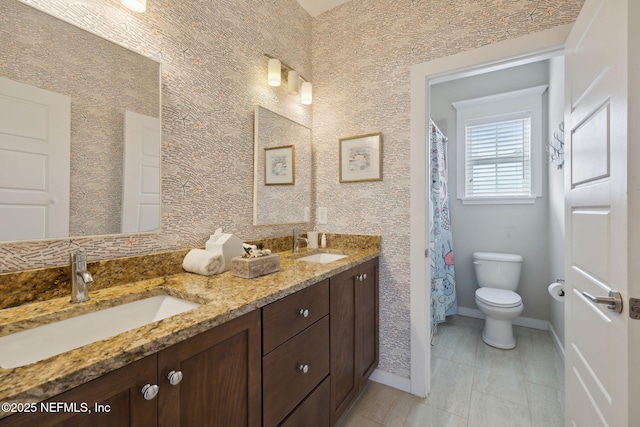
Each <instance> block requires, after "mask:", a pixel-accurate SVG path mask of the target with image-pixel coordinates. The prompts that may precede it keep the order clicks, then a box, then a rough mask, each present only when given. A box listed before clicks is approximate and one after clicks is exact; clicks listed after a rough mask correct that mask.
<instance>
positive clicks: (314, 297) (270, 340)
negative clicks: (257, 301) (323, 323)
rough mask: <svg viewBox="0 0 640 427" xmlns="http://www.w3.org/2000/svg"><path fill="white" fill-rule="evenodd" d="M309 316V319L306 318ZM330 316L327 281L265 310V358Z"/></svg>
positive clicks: (263, 323) (263, 332)
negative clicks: (289, 340)
mask: <svg viewBox="0 0 640 427" xmlns="http://www.w3.org/2000/svg"><path fill="white" fill-rule="evenodd" d="M305 310H308V312H307V311H305ZM301 312H302V313H301ZM306 313H308V314H307V317H305V316H304V315H305V314H306ZM327 314H329V280H328V279H327V280H324V281H322V282H320V283H317V284H315V285H313V286H310V287H308V288H306V289H303V290H301V291H299V292H296V293H295V294H291V295H289V296H288V297H285V298H283V299H281V300H279V301H276V302H274V303H272V304H269V305H267V306H265V307H263V309H262V354H267V353H269V352H270V351H271V350H273V349H274V348H276V347H277V346H279V345H280V344H282V343H283V342H285V341H286V340H288V339H289V338H291V337H292V336H294V335H295V334H297V333H298V332H300V331H302V330H303V329H305V328H306V327H308V326H309V325H312V324H313V323H315V322H316V321H317V320H318V319H320V318H322V317H324V316H325V315H327Z"/></svg>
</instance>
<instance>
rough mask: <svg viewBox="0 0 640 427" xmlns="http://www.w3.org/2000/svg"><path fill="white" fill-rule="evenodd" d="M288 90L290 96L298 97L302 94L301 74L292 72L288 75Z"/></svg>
mask: <svg viewBox="0 0 640 427" xmlns="http://www.w3.org/2000/svg"><path fill="white" fill-rule="evenodd" d="M287 89H288V91H289V95H297V94H298V93H299V92H300V72H298V71H296V70H291V71H289V72H288V73H287Z"/></svg>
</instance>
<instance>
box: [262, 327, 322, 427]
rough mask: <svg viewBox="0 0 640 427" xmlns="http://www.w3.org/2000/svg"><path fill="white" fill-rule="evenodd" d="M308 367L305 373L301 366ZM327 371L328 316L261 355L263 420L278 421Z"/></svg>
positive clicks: (267, 423)
mask: <svg viewBox="0 0 640 427" xmlns="http://www.w3.org/2000/svg"><path fill="white" fill-rule="evenodd" d="M305 365H306V366H308V370H307V372H306V373H304V372H303V371H302V370H300V367H301V366H305ZM328 374H329V316H325V317H323V318H322V319H320V320H319V321H318V322H316V323H315V324H313V325H312V326H310V327H309V328H307V329H305V330H304V331H302V332H301V333H299V334H298V335H296V336H295V337H294V338H293V339H291V340H289V341H287V342H286V343H284V344H283V345H281V346H280V347H278V348H277V349H275V350H274V351H272V352H271V353H269V354H268V355H266V356H264V357H263V358H262V387H263V416H264V418H263V422H264V425H265V426H274V425H277V424H278V423H279V422H281V421H282V420H283V419H284V418H285V417H286V416H287V415H288V414H289V412H291V411H292V410H293V409H294V408H295V407H296V406H298V404H299V403H300V402H301V401H302V400H303V399H304V398H305V397H306V396H307V395H308V394H309V393H310V392H311V391H312V390H313V389H314V388H315V387H316V386H317V385H318V384H319V383H320V382H321V381H322V380H323V379H324V378H325V377H326V376H327V375H328Z"/></svg>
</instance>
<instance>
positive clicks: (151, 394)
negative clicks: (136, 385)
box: [141, 384, 160, 400]
mask: <svg viewBox="0 0 640 427" xmlns="http://www.w3.org/2000/svg"><path fill="white" fill-rule="evenodd" d="M158 390H160V387H158V386H157V385H156V384H154V385H151V384H147V385H145V386H144V387H142V390H141V392H142V395H143V396H144V398H145V400H153V399H154V398H155V397H156V396H157V395H158Z"/></svg>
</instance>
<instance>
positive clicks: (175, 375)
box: [167, 371, 183, 385]
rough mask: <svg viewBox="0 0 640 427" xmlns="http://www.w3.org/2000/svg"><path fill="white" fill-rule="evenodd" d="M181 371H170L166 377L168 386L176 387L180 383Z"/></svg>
mask: <svg viewBox="0 0 640 427" xmlns="http://www.w3.org/2000/svg"><path fill="white" fill-rule="evenodd" d="M182 376H183V375H182V371H171V372H169V375H167V379H168V380H169V384H171V385H178V384H180V381H182Z"/></svg>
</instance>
